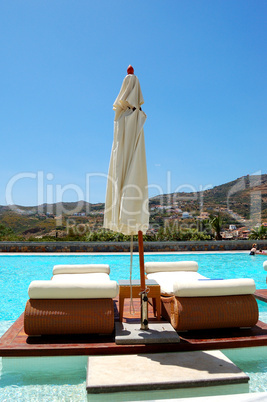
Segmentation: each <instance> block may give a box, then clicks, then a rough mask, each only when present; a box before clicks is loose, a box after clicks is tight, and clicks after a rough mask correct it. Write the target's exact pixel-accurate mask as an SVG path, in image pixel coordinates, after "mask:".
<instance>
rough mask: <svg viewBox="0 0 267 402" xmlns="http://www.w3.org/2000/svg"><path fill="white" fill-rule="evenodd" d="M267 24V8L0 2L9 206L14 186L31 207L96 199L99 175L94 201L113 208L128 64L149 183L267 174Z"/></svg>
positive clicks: (1, 173) (208, 1) (261, 4)
mask: <svg viewBox="0 0 267 402" xmlns="http://www.w3.org/2000/svg"><path fill="white" fill-rule="evenodd" d="M266 19H267V2H266V1H265V0H251V1H248V0H233V1H230V0H189V1H181V0H173V1H170V0H165V1H159V0H153V1H150V0H142V1H139V0H137V1H136V0H135V1H132V2H130V1H123V0H117V1H110V0H99V1H94V2H93V1H89V0H46V1H44V0H23V1H21V0H12V1H7V0H0V49H1V54H0V94H1V95H0V135H1V160H0V205H4V204H6V194H7V191H6V189H8V192H9V193H10V194H11V192H12V194H11V195H12V197H11V198H12V200H13V202H14V203H16V204H20V205H36V204H37V202H38V201H42V197H41V196H40V192H41V193H42V191H43V201H44V202H46V201H48V202H49V201H53V202H55V201H57V200H58V199H57V196H56V189H58V190H57V191H58V194H60V192H63V193H64V195H63V200H64V201H74V200H77V199H81V198H84V199H85V198H86V194H85V192H86V188H88V186H87V185H86V175H87V174H92V173H99V174H100V175H99V177H95V178H94V179H90V186H89V187H90V194H89V196H90V198H89V201H90V202H93V203H95V202H104V201H105V189H106V179H105V177H104V175H105V174H107V172H108V166H109V158H110V151H111V146H112V140H113V118H114V112H113V110H112V105H113V101H114V100H115V98H116V96H117V94H118V92H119V89H120V87H121V84H122V80H123V78H124V77H125V75H126V69H127V66H128V65H129V64H132V65H133V66H134V68H135V73H136V75H137V76H138V78H139V80H140V83H141V88H142V92H143V96H144V99H145V104H144V107H143V110H144V111H145V113H146V114H147V121H146V123H145V126H144V129H145V142H146V154H147V170H148V180H149V184H150V185H156V186H159V188H160V189H162V191H163V192H169V191H175V190H177V189H178V188H179V186H182V185H185V184H188V185H190V186H192V188H195V189H197V190H198V189H199V187H200V186H207V185H209V184H210V185H212V186H215V185H218V184H222V183H225V182H227V181H231V180H234V179H236V178H237V177H241V176H243V175H246V174H253V173H255V172H258V171H261V172H262V173H267V162H266V161H267V158H266V154H267V141H266V134H267V120H266V110H267V85H266V84H267V80H266V78H267V63H266V62H267V25H266ZM38 172H41V173H39V179H37V178H36V176H37V173H38ZM168 172H169V173H168ZM19 174H21V176H17V175H19ZM51 174H52V175H51ZM27 175H28V177H27ZM42 175H43V183H42V181H41V178H42ZM101 175H103V177H101ZM167 176H168V177H169V179H167ZM14 177H15V178H14ZM12 178H14V179H13V182H12ZM18 179H19V180H18ZM168 183H169V184H168ZM37 186H39V187H38V188H39V190H38V188H37ZM65 186H67V187H65ZM67 188H70V189H69V190H67ZM75 189H76V190H77V192H75ZM180 189H185V187H184V188H180ZM188 189H190V188H189V187H188ZM63 190H64V191H63ZM38 191H39V198H38V197H37V192H38ZM157 193H158V190H157V189H155V188H154V189H151V190H150V196H152V195H156V194H157ZM9 199H10V198H9Z"/></svg>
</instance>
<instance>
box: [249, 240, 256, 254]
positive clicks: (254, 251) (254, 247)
mask: <svg viewBox="0 0 267 402" xmlns="http://www.w3.org/2000/svg"><path fill="white" fill-rule="evenodd" d="M256 253H257V244H256V243H254V244H252V249H251V250H250V253H249V255H255V254H256Z"/></svg>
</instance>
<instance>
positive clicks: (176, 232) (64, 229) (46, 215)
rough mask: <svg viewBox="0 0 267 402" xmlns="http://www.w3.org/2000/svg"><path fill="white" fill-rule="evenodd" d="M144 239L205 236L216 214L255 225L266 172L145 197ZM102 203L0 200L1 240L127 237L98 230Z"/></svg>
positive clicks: (266, 189)
mask: <svg viewBox="0 0 267 402" xmlns="http://www.w3.org/2000/svg"><path fill="white" fill-rule="evenodd" d="M149 208H150V230H149V231H148V233H147V236H148V237H147V240H153V239H156V238H157V239H159V240H164V239H166V236H167V233H169V235H168V236H167V238H168V239H170V238H172V239H173V240H175V239H176V240H182V239H187V238H191V239H196V240H197V239H203V240H205V239H209V238H213V237H214V236H215V234H214V230H212V226H211V225H210V222H211V220H212V219H214V217H216V216H218V215H219V217H220V222H221V226H222V227H221V229H222V230H226V229H228V228H229V225H235V226H236V227H237V228H240V227H248V228H250V229H252V228H253V225H255V224H256V223H258V226H259V224H262V223H265V222H267V175H266V174H264V175H261V176H243V177H241V178H238V179H236V180H233V181H231V182H228V183H225V184H222V185H220V186H216V187H214V188H212V189H210V190H205V191H203V192H202V193H201V192H196V193H183V192H181V193H172V194H162V195H158V196H156V197H153V198H151V199H150V200H149ZM103 213H104V203H99V204H89V203H87V202H84V201H79V202H77V203H73V202H72V203H57V204H43V205H40V206H33V207H22V206H12V207H9V206H0V228H1V227H2V231H1V230H0V232H1V233H2V235H1V233H0V240H40V241H41V240H54V241H56V240H87V241H92V240H97V239H99V237H101V239H103V240H105V241H109V240H112V239H113V240H114V238H115V239H117V240H118V241H123V240H128V238H127V237H124V236H122V235H121V234H111V233H110V232H109V231H103V230H101V228H102V225H103Z"/></svg>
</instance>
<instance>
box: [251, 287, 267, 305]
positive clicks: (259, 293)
mask: <svg viewBox="0 0 267 402" xmlns="http://www.w3.org/2000/svg"><path fill="white" fill-rule="evenodd" d="M254 296H255V297H256V299H258V300H261V301H264V302H265V303H267V289H257V290H256V292H255V293H254Z"/></svg>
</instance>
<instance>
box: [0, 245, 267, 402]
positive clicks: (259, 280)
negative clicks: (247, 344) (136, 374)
mask: <svg viewBox="0 0 267 402" xmlns="http://www.w3.org/2000/svg"><path fill="white" fill-rule="evenodd" d="M265 259H266V257H263V256H249V255H248V254H247V253H196V254H181V253H179V254H160V255H158V254H146V255H145V261H159V260H160V261H181V260H195V261H197V262H198V264H199V272H200V273H201V274H203V275H205V276H208V277H211V278H218V277H219V278H238V277H251V278H253V279H254V280H255V282H256V287H257V289H263V288H266V271H264V270H263V266H262V264H263V261H265ZM129 260H130V258H129V255H125V254H123V255H116V254H113V255H107V254H104V255H103V254H102V255H96V254H94V255H77V254H75V255H71V254H68V255H47V254H42V255H8V256H7V255H2V256H0V297H1V307H0V335H2V334H3V333H4V332H5V331H6V330H7V329H8V328H9V326H10V325H11V324H12V323H13V322H14V321H15V320H16V319H17V318H18V316H19V315H20V314H21V313H22V312H23V310H24V308H25V303H26V300H27V299H28V296H27V289H28V286H29V283H30V282H31V281H32V280H34V279H50V277H51V274H52V267H53V265H55V264H84V263H108V264H109V265H110V268H111V274H110V276H111V279H114V280H119V279H128V278H129ZM138 277H139V258H138V255H134V258H133V278H135V279H137V278H138ZM258 304H259V309H260V319H261V320H262V321H265V322H267V303H263V302H259V303H258ZM223 352H224V353H225V354H226V355H227V357H229V358H230V359H231V360H232V361H233V362H234V363H235V364H237V365H238V366H239V367H240V368H241V369H242V370H243V371H245V372H246V373H247V374H248V375H249V376H250V378H251V381H250V386H249V391H250V392H264V391H265V392H266V391H267V347H258V348H248V349H229V350H223ZM86 361H87V358H86V357H85V356H78V357H60V358H59V357H57V358H50V357H47V358H16V359H15V358H6V359H1V358H0V401H4V400H5V401H17V400H19V401H46V400H49V401H85V400H86V390H85V376H86ZM52 367H53V369H52ZM73 368H75V369H74V370H73ZM166 392H167V391H164V398H175V397H176V398H177V397H179V395H177V393H176V394H175V395H174V394H173V391H172V392H170V393H166ZM199 396H200V395H199ZM114 398H115V399H114V400H119V396H118V395H117V396H116V397H114ZM142 398H143V400H144V395H143V394H142ZM149 398H150V399H153V398H154V399H155V398H157V399H160V398H162V399H163V394H161V393H160V392H158V393H157V395H155V394H151V392H150V395H149ZM91 399H92V398H91ZM91 399H90V400H91ZM108 399H109V400H111V399H110V397H109V398H108ZM96 400H102V401H104V400H107V399H106V396H105V397H104V398H103V399H101V397H100V399H99V397H98V399H96ZM122 400H124V399H122ZM135 400H138V399H137V398H136V397H135Z"/></svg>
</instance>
